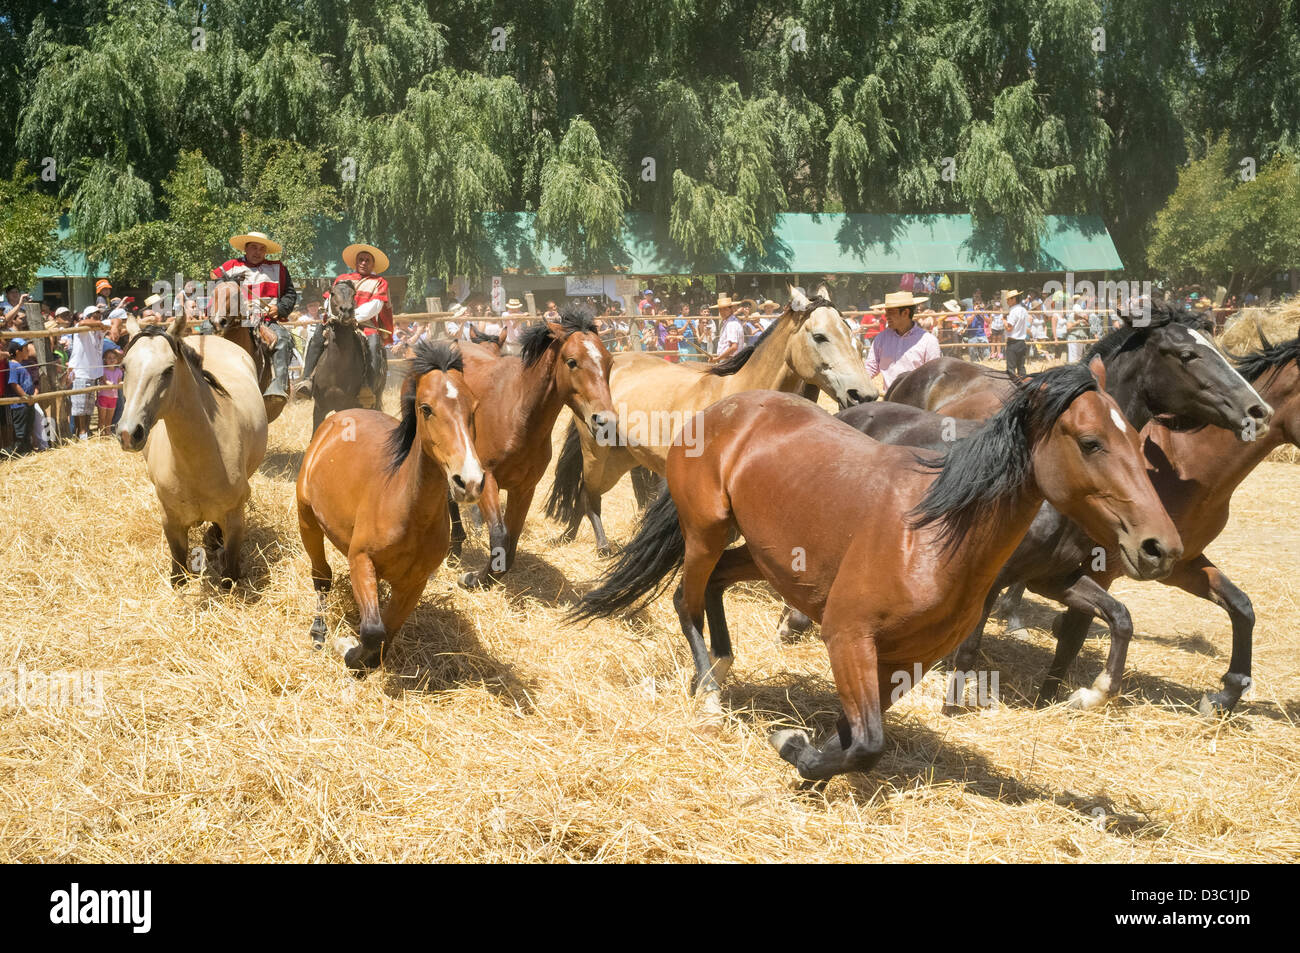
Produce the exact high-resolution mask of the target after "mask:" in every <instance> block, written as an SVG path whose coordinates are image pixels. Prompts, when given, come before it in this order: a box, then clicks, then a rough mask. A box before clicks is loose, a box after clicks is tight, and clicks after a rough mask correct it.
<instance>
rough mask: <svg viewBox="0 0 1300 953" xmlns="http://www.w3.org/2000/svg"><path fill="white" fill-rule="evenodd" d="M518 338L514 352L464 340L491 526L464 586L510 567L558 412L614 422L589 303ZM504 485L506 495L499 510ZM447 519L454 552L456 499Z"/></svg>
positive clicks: (590, 421) (460, 532) (484, 505)
mask: <svg viewBox="0 0 1300 953" xmlns="http://www.w3.org/2000/svg"><path fill="white" fill-rule="evenodd" d="M520 344H521V353H520V355H519V356H518V357H503V356H501V355H500V354H499V353H498V352H497V349H496V348H493V347H488V346H484V345H480V344H462V345H461V353H462V354H463V355H464V360H465V379H466V380H467V381H468V382H469V386H470V389H471V390H473V391H474V394H475V395H476V396H477V397H478V400H479V412H478V417H477V436H476V437H475V446H476V447H477V448H478V455H479V459H480V460H482V461H483V467H484V469H485V470H487V478H486V479H485V480H484V483H483V495H482V496H481V497H480V498H479V504H478V506H479V510H480V512H482V514H483V519H484V522H486V523H487V527H488V546H489V551H488V561H487V565H486V566H484V567H483V569H481V570H480V571H479V572H476V573H475V572H467V573H464V574H462V575H461V577H460V584H461V585H462V586H465V587H466V588H468V589H475V588H478V587H480V586H489V585H492V584H493V583H495V582H496V581H497V580H498V579H499V578H500V577H501V574H502V573H504V572H506V571H508V570H509V569H510V567H511V566H512V565H514V561H515V549H516V547H517V546H518V544H519V534H520V533H521V532H523V528H524V520H525V519H526V518H527V516H528V508H529V506H531V505H532V502H533V493H534V492H535V491H536V490H537V483H538V481H539V480H541V478H542V476H543V474H545V473H546V465H547V464H548V463H550V460H551V431H552V430H554V429H555V418H556V417H558V416H559V414H560V410H561V409H562V408H563V407H565V406H567V407H568V408H569V409H570V410H571V411H573V415H574V417H575V418H577V419H578V420H580V421H582V426H583V428H584V430H585V429H587V428H591V429H592V430H593V431H597V432H607V431H611V430H613V429H614V428H615V426H616V421H617V417H616V416H615V413H614V407H613V405H612V403H611V402H610V397H609V370H610V365H611V363H612V359H611V358H610V356H609V351H607V350H606V349H605V345H604V344H602V343H601V341H600V335H599V334H597V333H596V325H595V323H594V318H593V315H592V312H591V311H590V309H588V308H585V307H583V306H581V305H576V304H574V305H568V306H566V307H565V308H564V310H563V311H561V312H560V320H559V321H558V322H550V321H543V322H541V323H539V324H535V325H533V326H532V327H530V328H528V329H527V330H526V331H524V333H523V335H522V337H521V339H520ZM501 490H505V491H506V492H507V493H509V494H510V496H509V500H508V502H507V505H506V507H505V510H504V513H503V512H502V506H501V498H500V495H499V494H500V491H501ZM451 518H452V552H454V553H456V554H457V555H459V554H460V546H461V542H462V541H463V540H464V538H465V530H464V528H463V527H462V526H461V521H460V511H459V508H458V507H457V506H456V505H455V504H454V503H453V504H452V509H451Z"/></svg>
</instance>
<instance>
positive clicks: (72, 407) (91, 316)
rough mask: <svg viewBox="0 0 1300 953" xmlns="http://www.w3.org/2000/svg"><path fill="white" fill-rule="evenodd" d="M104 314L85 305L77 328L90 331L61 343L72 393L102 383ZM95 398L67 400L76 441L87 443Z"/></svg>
mask: <svg viewBox="0 0 1300 953" xmlns="http://www.w3.org/2000/svg"><path fill="white" fill-rule="evenodd" d="M103 316H104V314H103V311H102V310H101V309H100V308H99V307H98V306H97V305H93V304H92V305H88V306H87V307H86V309H85V310H84V311H82V312H81V320H79V321H78V322H77V324H76V327H79V328H90V330H89V331H82V332H80V333H78V334H69V335H67V336H66V337H65V338H64V339H63V340H64V342H65V343H66V345H67V348H68V370H69V372H71V374H72V389H73V390H81V389H83V388H88V387H95V386H97V385H98V384H102V383H103V382H104V331H105V330H106V328H107V325H105V324H104V322H103V320H102V319H103ZM94 407H95V395H94V394H93V393H88V394H72V395H71V396H70V397H69V398H68V412H69V413H70V414H71V416H72V421H73V426H74V427H76V430H77V439H78V440H89V439H90V417H91V414H92V413H93V412H94Z"/></svg>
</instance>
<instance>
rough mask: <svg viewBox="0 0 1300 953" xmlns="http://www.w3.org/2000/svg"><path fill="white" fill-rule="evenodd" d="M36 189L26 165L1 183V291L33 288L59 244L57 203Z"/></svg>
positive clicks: (20, 164) (16, 168)
mask: <svg viewBox="0 0 1300 953" xmlns="http://www.w3.org/2000/svg"><path fill="white" fill-rule="evenodd" d="M35 185H36V176H35V175H33V174H32V173H29V172H28V171H27V166H26V164H25V163H23V162H19V163H18V164H17V166H16V167H15V168H14V170H13V175H12V176H10V177H9V178H8V179H0V288H3V287H7V286H8V285H18V286H19V287H20V288H30V287H31V285H32V282H33V281H35V280H36V272H37V270H38V269H39V268H40V267H41V265H43V264H45V263H46V262H47V261H49V259H50V256H51V254H52V253H53V251H54V248H55V245H56V244H57V242H58V238H59V236H58V232H57V231H55V229H54V222H55V219H56V218H57V214H56V204H55V201H54V199H53V198H51V197H50V196H48V195H42V194H41V193H40V192H39V191H37V189H36V188H35Z"/></svg>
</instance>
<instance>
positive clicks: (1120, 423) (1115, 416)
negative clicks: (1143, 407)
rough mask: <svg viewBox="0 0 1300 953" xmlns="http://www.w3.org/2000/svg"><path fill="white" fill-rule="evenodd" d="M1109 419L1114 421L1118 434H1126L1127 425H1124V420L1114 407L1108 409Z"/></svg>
mask: <svg viewBox="0 0 1300 953" xmlns="http://www.w3.org/2000/svg"><path fill="white" fill-rule="evenodd" d="M1110 419H1111V420H1113V421H1115V426H1116V427H1118V428H1119V432H1120V433H1128V425H1127V424H1126V423H1124V418H1123V416H1122V415H1121V414H1120V412H1119V411H1118V410H1116V409H1115V408H1114V407H1112V408H1111V409H1110Z"/></svg>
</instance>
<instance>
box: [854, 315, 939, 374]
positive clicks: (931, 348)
mask: <svg viewBox="0 0 1300 953" xmlns="http://www.w3.org/2000/svg"><path fill="white" fill-rule="evenodd" d="M929 300H930V299H929V298H924V297H918V296H916V295H913V294H912V292H910V291H891V292H889V294H887V295H885V300H884V301H882V302H880V303H879V304H873V305H872V306H871V310H872V311H878V310H879V309H881V308H884V309H885V324H886V327H885V330H883V331H881V332H880V333H879V334H877V335H876V336H875V337H874V338H872V339H871V350H870V351H869V352H868V353H867V357H866V360H865V362H864V363H865V365H866V369H867V376H868V377H871V378H874V377H875V376H876V375H877V374H879V375H880V376H881V377H883V378H884V379H885V390H888V389H889V385H891V384H892V383H894V381H895V380H897V379H898V378H899V377H901V376H902V375H903V374H905V373H907V372H908V371H911V370H915V369H916V368H918V367H920V366H921V365H922V364H928V363H929V362H930V361H933V360H937V359H938V358H939V342H938V340H937V339H936V338H935V336H934V335H933V334H931V333H930V332H929V331H927V330H925V328H923V327H921V326H920V325H919V324H917V323H916V321H915V317H914V316H915V314H916V308H917V305H921V304H925V303H927V302H928V301H929Z"/></svg>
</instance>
